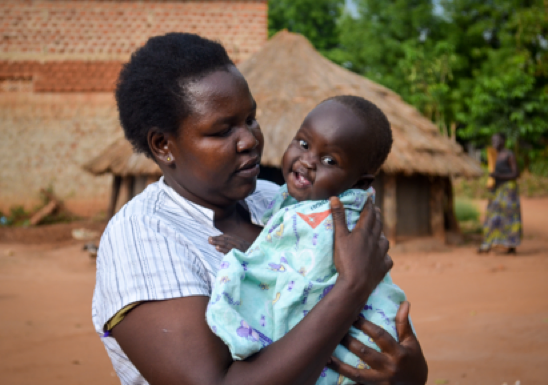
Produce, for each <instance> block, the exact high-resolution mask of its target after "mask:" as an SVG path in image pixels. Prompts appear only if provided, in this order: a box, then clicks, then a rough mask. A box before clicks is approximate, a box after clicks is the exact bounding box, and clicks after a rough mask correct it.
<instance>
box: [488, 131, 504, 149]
mask: <svg viewBox="0 0 548 385" xmlns="http://www.w3.org/2000/svg"><path fill="white" fill-rule="evenodd" d="M491 145H492V146H493V148H494V149H495V150H497V151H500V150H502V149H503V148H504V140H503V139H502V137H501V136H500V135H497V134H495V135H493V136H492V137H491Z"/></svg>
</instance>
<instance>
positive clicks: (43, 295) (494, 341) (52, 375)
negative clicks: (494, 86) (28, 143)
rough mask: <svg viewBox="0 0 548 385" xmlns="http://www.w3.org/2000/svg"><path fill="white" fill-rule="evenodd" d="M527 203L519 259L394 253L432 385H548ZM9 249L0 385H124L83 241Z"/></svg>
mask: <svg viewBox="0 0 548 385" xmlns="http://www.w3.org/2000/svg"><path fill="white" fill-rule="evenodd" d="M522 203H523V216H524V223H525V239H524V242H523V245H522V247H520V248H519V249H518V256H516V257H510V256H506V255H503V254H496V253H494V254H492V255H489V256H486V257H479V256H477V255H476V254H475V247H476V246H475V245H469V246H465V247H458V248H447V249H446V250H441V251H436V252H407V253H403V252H399V253H398V252H395V254H393V258H394V260H395V262H396V265H395V267H394V270H393V273H392V276H393V278H394V280H395V281H396V283H398V284H399V285H400V286H401V287H402V288H403V289H404V290H405V291H406V293H407V295H408V297H409V300H410V301H411V304H412V308H411V314H412V318H413V322H414V325H415V328H416V331H417V334H418V336H419V338H420V341H421V343H422V346H423V350H424V352H425V355H426V357H427V359H428V363H429V366H430V376H429V381H428V383H429V384H432V385H434V384H435V385H444V384H447V385H464V384H472V385H474V384H478V385H488V384H493V385H502V384H504V383H506V384H507V385H515V384H516V381H519V384H520V385H544V384H548V295H547V294H548V199H524V200H523V202H522ZM481 205H482V206H483V202H481ZM0 231H2V230H0ZM0 235H1V234H0ZM1 238H2V237H1V236H0V239H1ZM63 239H64V238H63ZM6 241H7V239H5V240H4V242H3V243H2V242H1V241H0V326H1V327H0V357H2V359H1V360H0V384H2V385H3V384H6V385H23V384H24V385H26V384H37V383H40V384H60V385H73V384H117V383H119V381H118V380H117V378H116V377H115V375H114V372H113V370H112V367H111V365H110V361H109V359H108V357H107V355H106V352H105V351H104V348H103V346H102V344H101V342H100V340H99V338H98V337H97V336H96V334H95V332H94V331H93V327H92V325H91V309H90V304H91V296H92V292H93V286H94V282H95V267H94V263H93V262H92V261H91V260H90V259H89V258H88V256H87V254H86V253H85V252H83V251H82V250H81V248H82V242H75V241H62V242H57V243H47V244H44V243H42V244H32V243H33V242H32V239H30V238H29V239H28V241H25V242H19V243H6Z"/></svg>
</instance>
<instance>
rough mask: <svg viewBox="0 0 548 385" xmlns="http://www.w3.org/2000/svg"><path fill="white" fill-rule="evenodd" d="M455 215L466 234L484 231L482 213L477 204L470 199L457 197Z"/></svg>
mask: <svg viewBox="0 0 548 385" xmlns="http://www.w3.org/2000/svg"><path fill="white" fill-rule="evenodd" d="M455 215H456V217H457V220H458V221H459V226H460V229H461V231H462V232H463V233H464V234H478V233H481V232H482V228H481V223H480V220H479V219H480V213H479V210H478V208H477V207H476V205H475V204H474V203H473V202H471V201H470V200H469V199H466V198H462V197H457V198H456V199H455Z"/></svg>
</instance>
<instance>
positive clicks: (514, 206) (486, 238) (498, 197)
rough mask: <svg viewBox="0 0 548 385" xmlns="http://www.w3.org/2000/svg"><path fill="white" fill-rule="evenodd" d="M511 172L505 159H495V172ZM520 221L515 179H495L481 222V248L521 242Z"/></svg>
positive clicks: (516, 244)
mask: <svg viewBox="0 0 548 385" xmlns="http://www.w3.org/2000/svg"><path fill="white" fill-rule="evenodd" d="M510 172H511V169H510V166H509V164H508V160H507V159H502V160H499V161H497V164H496V167H495V173H496V174H503V175H504V174H508V173H510ZM521 237H522V223H521V205H520V200H519V188H518V184H517V182H516V181H515V180H510V181H502V180H500V179H499V180H496V183H495V188H494V189H493V191H492V192H491V196H490V197H489V203H488V205H487V210H486V213H485V222H484V224H483V243H482V245H481V249H483V250H488V249H489V248H491V247H492V246H502V247H507V248H515V247H517V246H519V244H520V243H521Z"/></svg>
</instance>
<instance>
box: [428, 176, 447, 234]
mask: <svg viewBox="0 0 548 385" xmlns="http://www.w3.org/2000/svg"><path fill="white" fill-rule="evenodd" d="M443 194H444V189H443V181H442V179H441V178H440V177H434V178H432V181H431V182H430V227H431V228H432V236H434V238H436V239H439V240H440V241H442V242H443V243H445V223H444V217H443Z"/></svg>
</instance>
